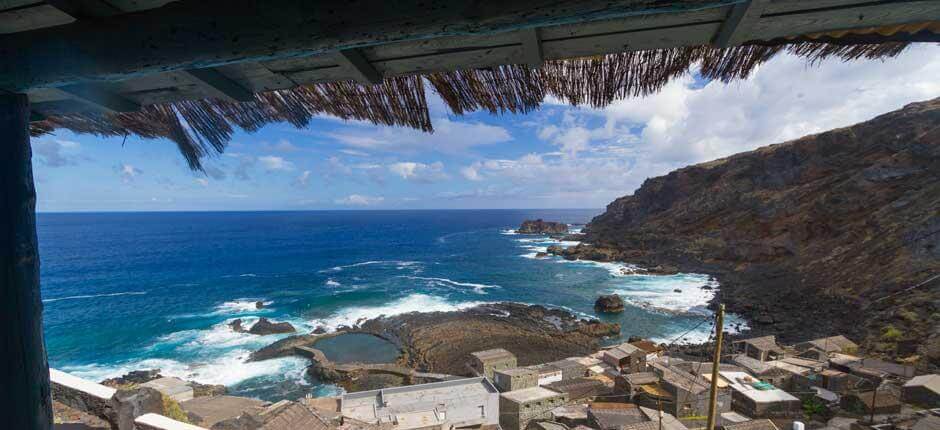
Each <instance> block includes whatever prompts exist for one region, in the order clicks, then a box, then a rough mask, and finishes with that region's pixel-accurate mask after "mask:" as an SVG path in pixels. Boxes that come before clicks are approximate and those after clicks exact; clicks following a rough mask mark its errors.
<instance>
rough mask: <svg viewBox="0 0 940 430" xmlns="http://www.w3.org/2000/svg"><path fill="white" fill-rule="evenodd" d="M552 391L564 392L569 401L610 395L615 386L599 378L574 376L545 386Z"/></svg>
mask: <svg viewBox="0 0 940 430" xmlns="http://www.w3.org/2000/svg"><path fill="white" fill-rule="evenodd" d="M545 388H548V389H550V390H552V391H557V392H559V393H564V394H566V395H567V396H568V401H571V402H574V401H583V400H591V399H594V398H595V397H598V396H609V395H611V393H613V387H610V386H608V385H607V384H605V383H604V382H603V381H601V380H599V379H597V378H574V379H566V380H563V381H558V382H552V383H551V384H548V385H546V386H545Z"/></svg>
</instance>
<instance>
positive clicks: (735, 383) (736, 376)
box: [703, 372, 800, 403]
mask: <svg viewBox="0 0 940 430" xmlns="http://www.w3.org/2000/svg"><path fill="white" fill-rule="evenodd" d="M718 374H719V375H721V379H722V380H724V381H726V382H727V383H728V385H729V386H730V387H731V389H732V390H734V391H737V392H739V393H741V394H743V395H745V396H747V398H749V399H751V400H753V401H755V402H757V403H773V402H790V401H799V400H800V399H797V398H796V397H794V396H793V395H791V394H790V393H788V392H786V391H783V390H781V389H779V388H776V387H774V388H772V389H770V390H758V389H757V388H754V386H753V385H751V384H750V383H748V382H747V381H752V382H759V381H758V380H757V379H756V378H754V377H753V376H751V375H749V374H747V373H745V372H718ZM703 376H705V378H708V379H709V380H711V379H710V378H711V375H703Z"/></svg>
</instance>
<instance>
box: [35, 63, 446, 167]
mask: <svg viewBox="0 0 940 430" xmlns="http://www.w3.org/2000/svg"><path fill="white" fill-rule="evenodd" d="M426 100H427V99H426V97H425V94H424V84H423V82H422V78H421V77H418V76H402V77H396V78H389V79H386V80H385V82H383V83H382V84H379V85H373V86H364V85H360V84H357V83H355V82H331V83H324V84H316V85H309V86H302V87H297V88H292V89H287V90H276V91H269V92H265V93H258V94H256V95H255V99H254V100H252V101H249V102H244V103H231V102H226V101H222V100H216V99H206V100H196V101H181V102H175V103H166V104H159V105H151V106H147V107H145V108H143V109H141V110H140V111H137V112H128V113H120V114H113V115H106V114H102V113H82V114H66V115H58V116H52V117H50V118H48V119H46V120H44V121H39V122H33V123H31V124H30V132H31V134H32V135H33V136H38V135H42V134H46V133H50V132H52V131H53V130H55V129H56V128H67V129H69V130H72V131H74V132H76V133H88V134H94V135H97V136H102V137H113V136H126V135H128V134H136V135H139V136H141V137H144V138H166V139H170V140H172V141H173V142H175V143H176V145H177V146H178V147H179V148H180V152H182V154H183V156H184V157H185V158H186V161H187V162H188V163H189V166H190V167H191V168H193V169H194V170H202V163H201V160H202V159H203V158H205V157H206V156H209V155H214V154H219V153H222V151H224V150H225V146H226V145H227V143H228V141H229V140H230V139H231V138H232V135H233V133H234V128H233V125H234V126H235V127H238V128H241V129H243V130H245V131H254V130H257V129H259V128H261V127H262V126H264V125H265V124H268V123H272V122H281V121H286V122H289V123H290V124H291V125H293V126H295V127H305V126H307V124H309V123H310V119H311V118H313V117H314V116H315V115H320V114H328V115H332V116H335V117H338V118H342V119H344V120H351V119H353V120H364V121H370V122H372V123H374V124H383V125H397V126H407V127H412V128H417V129H420V130H423V131H432V128H431V119H430V116H429V115H428V108H427V101H426Z"/></svg>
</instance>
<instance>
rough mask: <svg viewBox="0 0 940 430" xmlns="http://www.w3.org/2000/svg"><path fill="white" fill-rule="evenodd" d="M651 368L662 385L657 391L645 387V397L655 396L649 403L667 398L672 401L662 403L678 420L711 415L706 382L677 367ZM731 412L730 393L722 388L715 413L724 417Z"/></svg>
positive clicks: (653, 405)
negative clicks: (722, 414)
mask: <svg viewBox="0 0 940 430" xmlns="http://www.w3.org/2000/svg"><path fill="white" fill-rule="evenodd" d="M652 367H653V369H654V372H655V373H656V374H658V375H659V377H660V383H659V386H658V387H650V386H649V385H644V386H643V391H644V394H645V393H654V395H652V396H649V400H652V399H653V398H654V397H663V396H664V395H666V396H668V397H667V400H669V401H668V402H663V410H664V411H666V412H668V413H670V414H672V415H675V416H676V417H677V418H679V419H682V418H687V417H701V416H706V415H707V414H708V401H709V390H710V383H709V381H708V380H707V379H705V378H703V377H702V376H701V375H695V374H693V373H690V372H687V371H685V370H682V369H680V368H678V367H676V366H666V365H663V364H660V363H656V364H654V365H652ZM643 397H647V396H643ZM641 398H642V397H641ZM658 400H661V399H658ZM644 406H650V407H656V406H657V405H656V404H644ZM730 410H731V391H730V390H729V389H728V388H727V387H719V389H718V394H717V403H716V412H717V413H721V412H727V411H730Z"/></svg>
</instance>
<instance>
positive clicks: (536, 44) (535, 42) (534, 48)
mask: <svg viewBox="0 0 940 430" xmlns="http://www.w3.org/2000/svg"><path fill="white" fill-rule="evenodd" d="M519 33H520V34H519V38H520V40H521V41H522V54H523V55H524V56H525V62H526V64H528V65H530V66H532V67H541V66H542V63H544V62H545V55H544V54H543V53H542V38H541V35H540V34H539V29H538V28H527V29H525V30H522V31H521V32H519Z"/></svg>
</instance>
